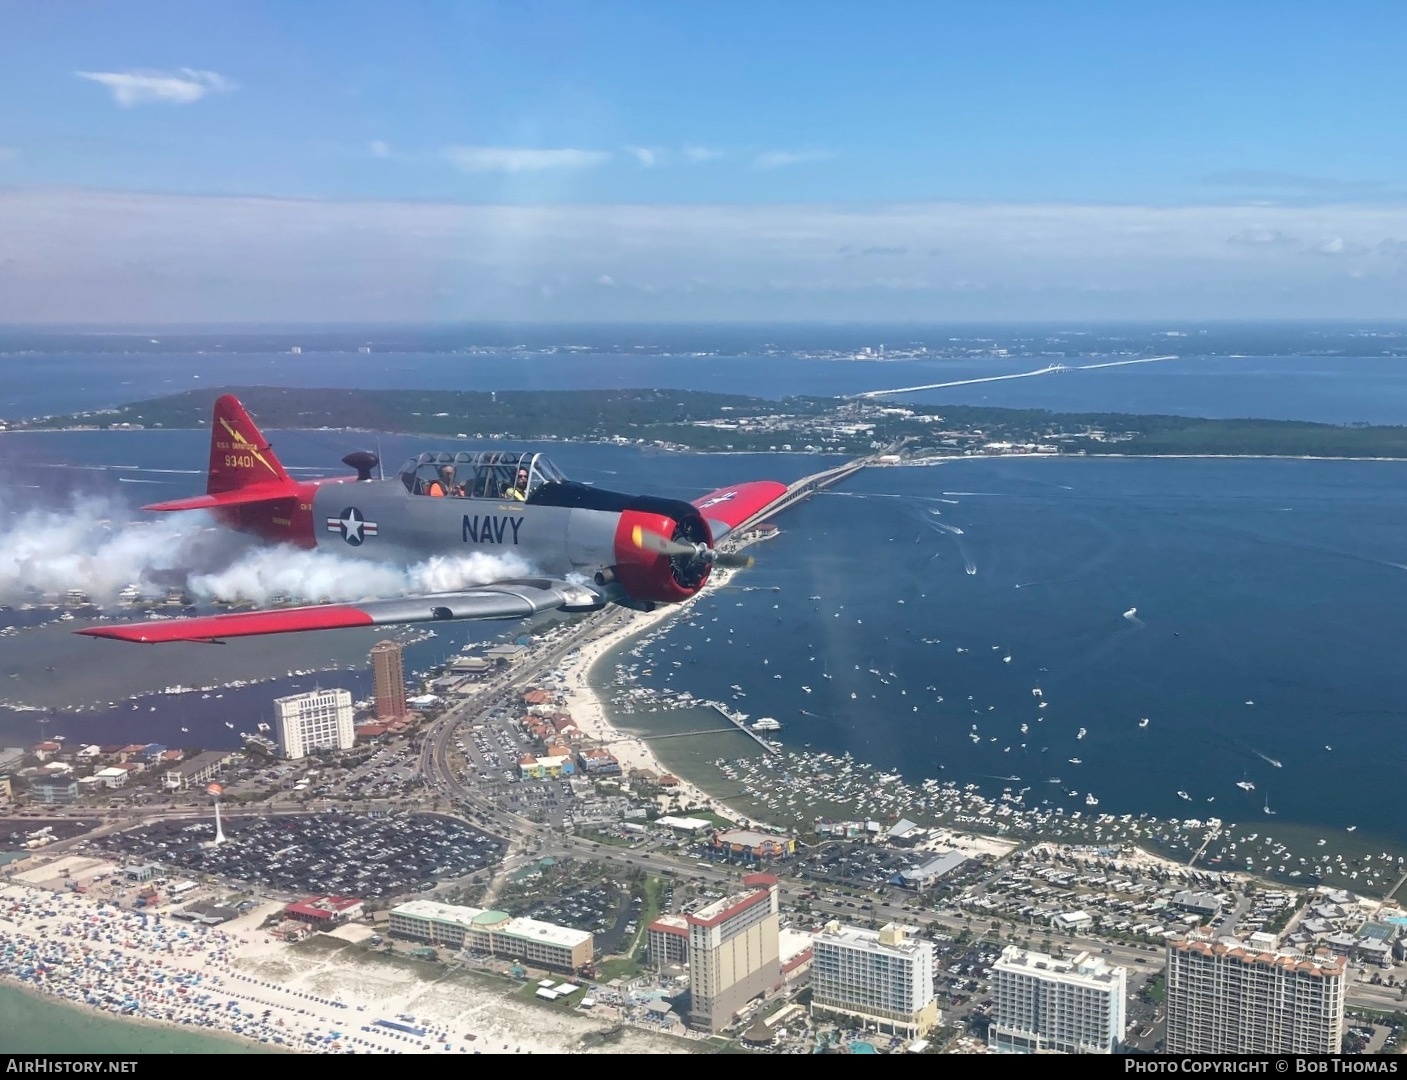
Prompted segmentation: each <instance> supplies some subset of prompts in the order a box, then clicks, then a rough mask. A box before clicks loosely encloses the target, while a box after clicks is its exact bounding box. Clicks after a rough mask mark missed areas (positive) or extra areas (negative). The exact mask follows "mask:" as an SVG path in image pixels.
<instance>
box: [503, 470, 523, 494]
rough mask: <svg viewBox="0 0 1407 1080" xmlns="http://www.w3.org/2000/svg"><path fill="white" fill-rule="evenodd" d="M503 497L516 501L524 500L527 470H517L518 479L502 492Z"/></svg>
mask: <svg viewBox="0 0 1407 1080" xmlns="http://www.w3.org/2000/svg"><path fill="white" fill-rule="evenodd" d="M503 497H504V498H505V499H515V500H517V501H518V502H526V501H527V498H528V470H527V469H519V470H518V481H517V483H515V484H514V485H513V486H512V487H511V488H509V489H508V490H507V491H505V492H504V493H503Z"/></svg>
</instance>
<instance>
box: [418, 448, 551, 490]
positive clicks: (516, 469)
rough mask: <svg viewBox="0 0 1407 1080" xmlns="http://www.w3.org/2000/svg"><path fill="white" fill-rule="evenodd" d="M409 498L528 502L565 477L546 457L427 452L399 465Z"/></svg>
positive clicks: (500, 452)
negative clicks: (547, 485)
mask: <svg viewBox="0 0 1407 1080" xmlns="http://www.w3.org/2000/svg"><path fill="white" fill-rule="evenodd" d="M400 476H401V483H403V484H405V486H406V490H407V491H409V492H410V493H411V494H412V495H430V496H438V497H441V498H444V497H448V498H455V499H515V498H518V499H523V500H526V499H528V498H529V497H530V496H531V495H532V494H533V493H534V492H535V491H537V489H538V488H540V487H542V485H543V484H553V483H561V482H563V481H565V480H566V476H565V475H564V474H563V473H562V471H561V470H560V469H558V468H557V466H555V465H553V464H552V462H551V460H549V458H548V457H547V455H546V454H539V453H533V452H531V451H529V452H522V453H519V452H517V451H512V450H480V451H464V450H461V451H458V452H450V451H438V452H437V451H428V452H426V453H424V454H420V455H418V456H416V457H413V458H411V459H410V460H409V461H407V462H406V463H405V464H404V465H402V466H401V472H400Z"/></svg>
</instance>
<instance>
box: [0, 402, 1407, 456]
mask: <svg viewBox="0 0 1407 1080" xmlns="http://www.w3.org/2000/svg"><path fill="white" fill-rule="evenodd" d="M1129 415H1130V416H1137V415H1140V414H1138V413H1130V414H1129ZM1188 419H1201V418H1198V417H1189V418H1188ZM1276 422H1279V421H1276ZM1329 426H1333V425H1329ZM270 430H277V431H287V432H297V433H303V434H326V433H327V432H330V431H334V432H335V431H343V432H363V431H370V430H371V429H369V428H324V427H317V428H276V429H275V428H271V429H270ZM152 431H163V432H165V431H181V432H205V431H207V429H205V428H199V427H194V428H186V427H182V428H176V427H149V428H100V427H83V426H80V427H55V428H14V427H6V426H4V422H3V421H0V436H5V435H57V434H78V433H83V432H92V433H95V434H100V435H122V434H136V435H140V434H143V433H147V432H152ZM377 434H380V435H393V436H395V437H397V438H407V439H427V440H440V441H445V442H454V441H455V440H453V439H449V440H446V439H445V436H444V435H443V434H441V433H438V432H424V431H378V432H377ZM471 441H473V440H471ZM479 441H482V442H524V443H547V442H550V443H552V444H554V445H560V446H618V445H619V444H617V443H613V442H611V441H610V440H608V439H602V440H592V439H546V438H537V439H533V438H504V439H484V440H479ZM637 449H643V450H645V451H650V452H656V453H662V454H709V455H712V456H715V457H767V456H773V455H775V456H777V457H815V458H826V457H843V458H852V457H854V456H855V455H852V454H847V453H843V452H840V451H836V452H811V453H808V452H807V451H805V450H724V449H711V448H701V447H693V446H647V447H639V448H637ZM860 456H862V457H863V456H864V455H860ZM1009 458H1020V459H1029V458H1052V459H1056V460H1063V461H1080V460H1098V461H1102V460H1105V459H1108V458H1134V459H1139V460H1143V461H1383V462H1388V461H1396V462H1407V454H1402V455H1401V456H1398V457H1384V456H1381V455H1373V454H1337V455H1336V454H1246V453H1238V454H1218V453H1215V452H1203V453H1195V452H1194V453H1187V454H1138V453H1120V452H1111V453H1107V454H1104V453H1083V454H1060V453H1055V454H1050V453H1034V452H1033V453H1021V454H953V455H951V456H949V457H932V458H923V459H919V460H911V461H898V462H892V463H887V464H885V465H882V466H875V467H876V468H888V469H894V468H898V469H904V468H922V467H925V466H933V465H946V464H948V463H949V462H954V461H994V460H995V461H1000V460H1003V459H1009Z"/></svg>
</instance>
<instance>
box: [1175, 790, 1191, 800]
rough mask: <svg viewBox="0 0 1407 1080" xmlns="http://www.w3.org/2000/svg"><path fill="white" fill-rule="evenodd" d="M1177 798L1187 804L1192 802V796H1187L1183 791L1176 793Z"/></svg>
mask: <svg viewBox="0 0 1407 1080" xmlns="http://www.w3.org/2000/svg"><path fill="white" fill-rule="evenodd" d="M1177 797H1178V798H1179V799H1186V800H1187V801H1188V802H1191V801H1192V796H1191V795H1189V794H1187V792H1185V791H1179V792H1178V793H1177Z"/></svg>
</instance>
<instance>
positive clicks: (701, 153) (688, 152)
mask: <svg viewBox="0 0 1407 1080" xmlns="http://www.w3.org/2000/svg"><path fill="white" fill-rule="evenodd" d="M722 156H723V151H722V150H711V149H709V148H708V147H707V146H686V147H684V157H685V158H686V159H687V160H689V161H694V162H698V161H716V160H717V159H718V158H721V157H722Z"/></svg>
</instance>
